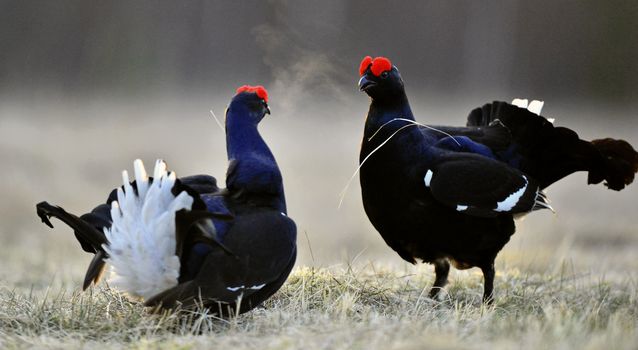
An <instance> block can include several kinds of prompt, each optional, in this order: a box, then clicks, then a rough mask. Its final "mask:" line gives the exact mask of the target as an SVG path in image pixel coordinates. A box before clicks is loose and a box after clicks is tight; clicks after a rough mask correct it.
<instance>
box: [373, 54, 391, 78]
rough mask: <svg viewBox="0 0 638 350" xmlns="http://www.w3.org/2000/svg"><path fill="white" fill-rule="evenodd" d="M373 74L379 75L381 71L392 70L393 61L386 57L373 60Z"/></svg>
mask: <svg viewBox="0 0 638 350" xmlns="http://www.w3.org/2000/svg"><path fill="white" fill-rule="evenodd" d="M370 70H371V71H372V74H374V75H376V76H377V77H378V76H380V75H381V73H383V72H385V71H388V70H392V62H390V60H389V59H387V58H385V57H377V58H375V59H374V60H372V68H370Z"/></svg>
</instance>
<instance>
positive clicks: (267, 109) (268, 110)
mask: <svg viewBox="0 0 638 350" xmlns="http://www.w3.org/2000/svg"><path fill="white" fill-rule="evenodd" d="M266 114H270V108H268V105H266Z"/></svg>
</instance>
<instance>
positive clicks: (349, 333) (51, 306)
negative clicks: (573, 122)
mask: <svg viewBox="0 0 638 350" xmlns="http://www.w3.org/2000/svg"><path fill="white" fill-rule="evenodd" d="M420 270H421V271H418V272H419V273H417V274H409V275H406V274H404V273H401V272H400V271H397V270H396V269H383V268H379V267H376V266H374V265H371V264H369V265H366V266H362V267H361V268H359V269H354V268H347V269H344V268H339V267H333V268H323V269H312V268H297V269H296V270H295V271H294V272H293V274H292V276H291V277H290V279H289V281H288V283H286V284H285V286H284V287H283V289H282V290H281V291H280V292H279V293H278V294H276V296H275V297H273V298H272V299H270V300H269V301H268V302H267V303H266V304H265V305H264V307H263V308H260V309H257V310H255V311H253V312H250V313H248V314H245V315H241V316H239V317H237V318H233V319H230V320H220V319H218V318H215V317H213V316H210V315H208V314H207V313H206V311H205V310H200V311H198V312H193V313H185V314H183V315H178V314H163V315H152V314H149V313H147V311H146V310H145V309H144V308H143V307H142V306H141V305H140V304H137V303H131V302H129V301H128V300H126V299H124V298H122V297H121V296H120V295H119V294H118V293H117V292H116V291H113V290H110V289H108V288H107V287H99V288H96V289H95V290H92V291H89V292H87V293H78V292H72V293H68V292H65V291H60V290H47V291H44V292H39V293H30V292H29V291H25V290H10V289H8V288H6V287H4V288H2V290H1V291H0V299H1V303H0V344H1V345H2V347H3V348H22V347H54V348H57V347H64V348H84V347H92V346H97V345H99V346H100V347H108V348H124V347H126V348H129V347H131V348H156V347H160V348H184V349H189V348H196V347H199V346H201V345H206V346H207V347H210V348H231V347H232V348H233V349H251V348H255V347H259V348H267V349H299V348H306V349H386V348H407V349H409V348H424V347H428V348H445V349H447V348H450V349H451V348H503V349H506V348H512V347H516V348H523V349H537V348H586V349H602V348H605V349H624V348H626V349H632V348H634V346H635V344H636V342H637V341H638V288H637V281H636V280H635V279H626V280H624V281H619V282H607V281H604V280H598V279H596V278H594V277H591V276H578V275H574V274H573V273H572V272H569V273H568V272H567V271H564V273H563V274H559V275H537V274H522V273H518V272H516V271H514V270H510V271H507V272H505V273H502V274H499V275H498V277H497V280H496V286H497V290H498V297H497V302H496V303H495V305H493V306H490V307H485V306H483V305H482V304H481V303H480V296H481V295H480V290H481V286H480V281H481V279H480V277H479V276H478V274H470V275H467V276H465V277H462V278H456V279H454V280H453V281H452V284H451V285H450V288H449V289H448V290H447V294H446V296H445V298H443V300H442V301H433V300H430V299H428V298H427V297H426V295H427V291H428V289H429V287H430V279H431V278H432V277H433V276H432V274H431V273H429V272H428V271H425V270H426V269H420Z"/></svg>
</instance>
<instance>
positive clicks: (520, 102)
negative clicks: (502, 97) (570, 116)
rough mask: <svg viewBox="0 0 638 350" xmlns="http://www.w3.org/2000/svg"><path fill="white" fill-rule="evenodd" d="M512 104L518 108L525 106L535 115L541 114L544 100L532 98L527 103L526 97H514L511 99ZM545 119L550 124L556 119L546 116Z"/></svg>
mask: <svg viewBox="0 0 638 350" xmlns="http://www.w3.org/2000/svg"><path fill="white" fill-rule="evenodd" d="M512 104H513V105H514V106H517V107H520V108H525V109H527V110H528V111H530V112H532V113H534V114H536V115H541V111H542V110H543V106H544V105H545V102H543V101H539V100H532V102H530V103H529V104H528V103H527V99H520V98H515V99H514V100H512ZM546 119H547V121H549V122H550V123H552V124H554V121H555V120H556V119H554V118H546Z"/></svg>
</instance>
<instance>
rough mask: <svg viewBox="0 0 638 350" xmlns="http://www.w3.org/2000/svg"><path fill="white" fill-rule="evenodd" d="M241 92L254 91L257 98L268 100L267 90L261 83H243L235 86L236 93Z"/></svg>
mask: <svg viewBox="0 0 638 350" xmlns="http://www.w3.org/2000/svg"><path fill="white" fill-rule="evenodd" d="M242 92H254V93H256V94H257V96H258V97H259V98H261V99H262V100H264V101H266V102H268V91H266V89H265V88H264V87H263V86H261V85H257V86H252V85H243V86H240V87H239V88H237V93H238V94H241V93H242Z"/></svg>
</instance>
